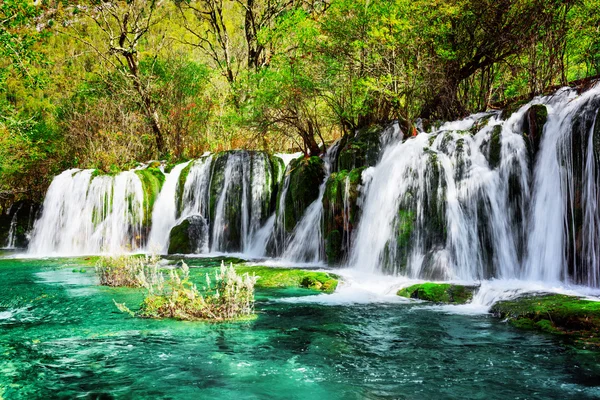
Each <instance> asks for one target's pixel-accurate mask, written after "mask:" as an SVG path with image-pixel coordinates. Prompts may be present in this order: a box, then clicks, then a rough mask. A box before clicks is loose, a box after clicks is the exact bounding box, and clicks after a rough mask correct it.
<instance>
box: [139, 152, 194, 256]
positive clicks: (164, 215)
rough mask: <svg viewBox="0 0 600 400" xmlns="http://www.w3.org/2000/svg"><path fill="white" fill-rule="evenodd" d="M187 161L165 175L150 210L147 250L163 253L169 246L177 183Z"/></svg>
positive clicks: (174, 216) (173, 224)
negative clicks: (150, 219)
mask: <svg viewBox="0 0 600 400" xmlns="http://www.w3.org/2000/svg"><path fill="white" fill-rule="evenodd" d="M188 164H189V162H186V163H183V164H178V165H176V166H174V167H173V169H172V170H171V172H170V173H168V174H166V176H165V183H164V185H163V187H162V189H161V191H160V193H159V194H158V197H157V199H156V202H155V203H154V208H153V211H152V229H151V230H150V236H149V238H148V250H149V251H150V252H155V253H159V254H163V253H166V252H167V249H168V247H169V232H170V231H171V229H172V228H173V227H174V226H175V225H176V224H177V196H176V191H177V185H178V183H179V176H180V175H181V171H182V170H183V169H184V168H186V167H187V166H188Z"/></svg>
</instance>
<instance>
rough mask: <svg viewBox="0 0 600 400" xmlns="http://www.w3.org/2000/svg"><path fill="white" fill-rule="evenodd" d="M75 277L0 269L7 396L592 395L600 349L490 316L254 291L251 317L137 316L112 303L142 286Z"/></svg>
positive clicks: (599, 386) (67, 269)
mask: <svg viewBox="0 0 600 400" xmlns="http://www.w3.org/2000/svg"><path fill="white" fill-rule="evenodd" d="M74 268H81V260H76V259H53V260H14V259H4V260H0V281H1V282H2V283H3V285H2V290H0V354H2V356H1V357H0V393H1V394H2V396H3V397H4V398H7V399H35V398H78V397H81V398H104V399H109V398H169V399H188V398H202V399H203V398H212V399H236V400H238V399H265V398H269V399H365V398H367V399H398V398H400V399H427V398H434V397H435V398H437V399H441V398H464V399H506V398H528V399H535V398H540V399H542V398H560V399H571V398H572V399H575V398H577V399H592V398H598V397H599V396H600V354H598V353H592V352H585V351H582V350H573V349H569V348H565V347H564V346H563V345H562V344H561V343H560V342H559V341H558V339H556V338H554V337H552V336H548V335H544V334H536V333H531V332H521V331H518V330H516V329H514V328H512V327H510V326H508V325H506V324H504V323H502V322H500V321H497V320H495V319H493V318H491V317H489V316H487V315H479V316H473V315H455V314H448V313H445V312H443V311H439V310H436V309H431V308H424V307H423V305H422V304H419V303H411V302H409V303H398V302H395V303H366V304H353V305H350V304H345V305H344V304H338V305H323V304H318V303H316V302H303V301H302V299H303V297H298V296H305V295H307V294H310V292H308V291H303V290H268V291H267V290H259V291H258V293H257V295H258V299H259V301H258V303H257V311H258V313H259V316H258V319H257V320H255V321H253V322H249V323H242V324H205V323H189V322H177V321H153V320H140V319H132V318H130V317H128V316H127V315H125V314H122V313H120V312H118V311H117V310H116V308H115V306H114V304H113V299H115V300H116V301H118V302H126V303H127V304H130V305H134V304H136V303H138V302H139V301H140V299H141V295H140V293H139V291H136V290H131V289H110V288H103V287H99V286H96V281H95V278H94V274H93V269H91V268H89V267H88V268H87V272H85V273H81V272H73V269H74ZM284 298H288V299H290V298H293V299H292V300H291V301H283V300H284ZM305 298H306V299H308V298H307V297H305Z"/></svg>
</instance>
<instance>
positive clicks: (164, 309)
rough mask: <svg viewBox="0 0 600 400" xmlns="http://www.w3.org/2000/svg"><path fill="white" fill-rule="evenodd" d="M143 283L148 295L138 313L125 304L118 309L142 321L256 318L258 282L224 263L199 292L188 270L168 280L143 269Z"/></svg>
mask: <svg viewBox="0 0 600 400" xmlns="http://www.w3.org/2000/svg"><path fill="white" fill-rule="evenodd" d="M143 271H144V272H143V275H144V276H143V278H142V282H143V284H144V287H145V288H146V289H147V291H148V293H147V295H146V297H145V298H144V301H143V302H142V305H141V306H140V310H139V311H138V312H137V313H134V312H132V311H131V310H129V309H128V308H127V307H126V306H125V305H124V304H119V303H116V302H115V304H116V305H117V307H118V308H119V309H120V310H121V311H124V312H127V313H129V314H131V315H137V316H139V317H142V318H175V319H179V320H215V321H223V320H233V319H244V318H248V317H252V316H253V315H254V285H255V283H256V280H257V279H258V277H257V276H255V275H249V274H248V273H246V274H244V275H243V276H242V275H238V274H237V273H236V272H235V269H234V268H233V264H230V265H229V267H227V266H225V263H224V262H221V267H220V268H219V269H218V270H217V272H216V273H215V276H214V278H212V279H211V276H210V274H208V273H207V274H206V285H205V286H203V287H202V290H199V289H198V287H197V286H196V284H195V283H193V282H192V281H191V280H190V276H189V267H188V266H187V264H186V263H184V262H182V263H181V266H180V267H179V268H176V269H171V270H169V278H168V279H167V280H165V279H164V275H163V273H162V272H161V271H159V270H158V269H157V268H153V269H143Z"/></svg>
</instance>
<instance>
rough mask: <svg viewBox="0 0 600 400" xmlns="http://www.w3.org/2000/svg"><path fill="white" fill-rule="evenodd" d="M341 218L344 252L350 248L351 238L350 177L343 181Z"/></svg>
mask: <svg viewBox="0 0 600 400" xmlns="http://www.w3.org/2000/svg"><path fill="white" fill-rule="evenodd" d="M343 206H344V209H343V210H342V217H343V226H344V236H343V238H342V240H343V242H344V245H345V248H346V250H348V249H350V248H351V242H352V237H351V235H350V176H346V179H345V180H344V197H343Z"/></svg>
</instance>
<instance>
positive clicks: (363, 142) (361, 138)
mask: <svg viewBox="0 0 600 400" xmlns="http://www.w3.org/2000/svg"><path fill="white" fill-rule="evenodd" d="M381 131H382V127H381V126H379V125H372V126H369V127H366V128H363V129H361V130H359V131H358V132H357V133H356V135H354V136H353V137H351V138H348V140H347V141H346V144H345V145H344V147H343V148H342V149H341V150H340V153H339V156H338V161H337V164H338V170H351V169H355V168H359V167H368V166H373V165H375V164H376V163H377V160H378V159H379V151H380V134H381Z"/></svg>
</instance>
